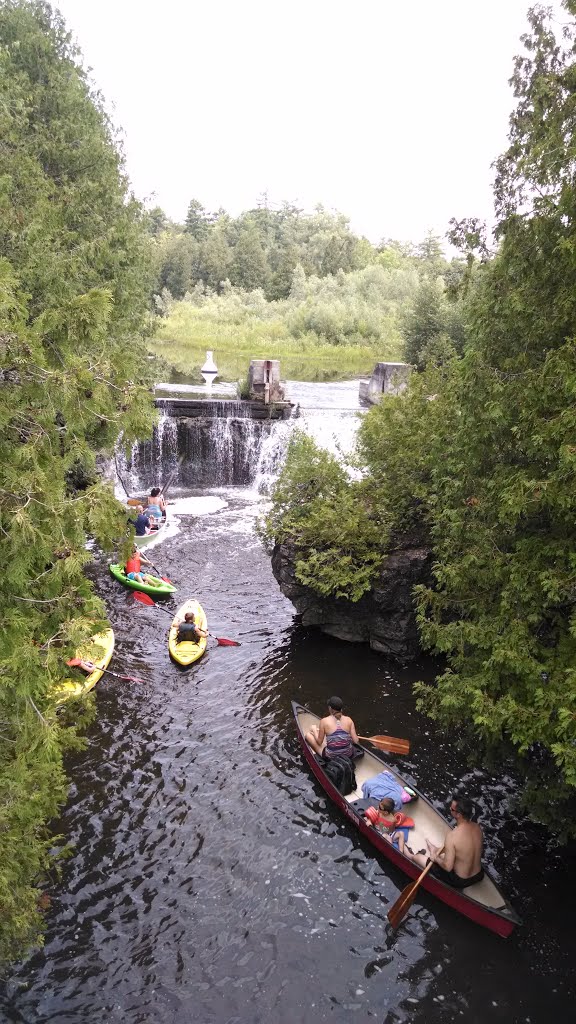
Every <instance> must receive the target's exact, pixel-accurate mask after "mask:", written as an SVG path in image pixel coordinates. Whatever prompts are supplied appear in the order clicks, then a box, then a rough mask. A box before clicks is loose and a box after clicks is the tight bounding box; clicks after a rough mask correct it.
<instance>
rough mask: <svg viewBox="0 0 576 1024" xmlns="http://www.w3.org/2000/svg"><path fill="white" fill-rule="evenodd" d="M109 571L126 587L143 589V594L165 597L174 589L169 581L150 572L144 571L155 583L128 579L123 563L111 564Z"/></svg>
mask: <svg viewBox="0 0 576 1024" xmlns="http://www.w3.org/2000/svg"><path fill="white" fill-rule="evenodd" d="M110 572H111V573H112V575H113V577H114V579H116V580H119V582H120V583H124V584H125V586H127V587H132V590H143V591H144V593H145V594H152V595H153V596H154V597H166V596H167V594H173V593H174V591H175V590H176V587H173V586H172V584H171V583H165V582H164V580H161V579H159V578H158V576H152V574H151V573H146V575H147V576H149V577H150V579H152V580H154V584H155V585H154V584H152V583H140V581H139V580H129V579H127V577H126V571H125V569H124V566H123V565H111V566H110Z"/></svg>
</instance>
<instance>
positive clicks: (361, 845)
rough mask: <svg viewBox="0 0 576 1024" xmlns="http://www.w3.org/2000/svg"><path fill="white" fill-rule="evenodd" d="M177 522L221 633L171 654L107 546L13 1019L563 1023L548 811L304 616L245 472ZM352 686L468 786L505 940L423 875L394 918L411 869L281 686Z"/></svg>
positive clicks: (186, 575) (359, 716) (163, 563)
mask: <svg viewBox="0 0 576 1024" xmlns="http://www.w3.org/2000/svg"><path fill="white" fill-rule="evenodd" d="M173 497H174V499H175V504H174V505H173V506H172V507H171V512H172V514H173V525H172V527H171V528H170V534H171V535H170V536H169V537H167V538H166V539H164V540H163V541H162V542H159V543H157V545H156V546H154V547H153V548H152V550H151V551H150V557H152V559H153V561H154V563H155V564H156V565H158V566H159V567H160V568H161V569H162V570H163V571H164V573H166V574H167V575H168V576H169V577H170V578H171V579H172V580H173V581H174V582H176V583H177V584H178V594H177V595H176V597H177V598H178V602H174V601H173V602H168V603H167V604H165V605H164V607H168V608H173V607H175V605H176V604H177V603H179V601H180V600H184V599H185V598H186V597H187V596H192V595H195V596H198V597H199V598H200V600H201V601H202V604H203V606H204V608H205V610H206V613H207V616H208V622H209V628H210V629H211V631H212V632H213V633H215V634H216V635H218V636H222V637H229V638H232V639H237V640H239V641H240V642H241V646H240V647H222V646H218V645H217V644H216V642H215V641H211V642H210V646H209V650H208V652H207V654H206V655H205V657H204V658H203V659H202V660H201V661H200V662H199V663H198V664H197V665H195V666H193V667H192V668H191V669H188V670H182V669H180V668H179V667H178V666H176V665H174V664H172V663H171V661H170V660H169V658H168V653H167V648H166V631H167V624H168V622H169V619H168V617H167V616H166V615H165V614H163V613H162V612H161V611H160V610H158V609H156V608H148V607H145V606H143V605H140V604H137V603H136V602H135V601H134V597H133V595H132V594H131V593H128V592H126V591H125V590H123V589H122V588H121V587H120V586H119V584H117V583H116V582H115V581H114V580H113V579H112V577H111V576H110V575H109V573H108V572H107V567H106V563H105V560H104V559H103V558H101V557H97V558H96V560H95V562H94V565H93V567H92V570H91V571H92V574H93V577H94V579H95V581H96V583H97V587H98V591H99V593H101V594H102V596H103V597H104V599H105V601H106V604H107V607H108V611H109V615H110V619H111V622H112V624H113V626H114V629H115V631H116V638H117V648H116V653H115V655H114V660H113V663H112V667H113V668H114V669H115V670H116V671H119V672H121V673H127V674H135V675H138V676H142V677H144V678H145V680H146V681H145V683H144V684H143V685H138V684H131V683H126V682H120V681H119V680H116V679H114V678H112V677H108V678H107V681H105V682H104V681H101V683H100V684H99V685H98V688H97V691H96V697H95V699H96V704H97V717H96V719H95V721H94V722H93V724H92V725H91V727H90V728H89V731H88V746H87V749H86V750H85V751H83V752H81V753H77V754H74V755H73V756H71V757H69V758H68V762H67V765H68V771H69V774H70V778H71V788H70V797H69V800H68V803H67V805H66V807H65V808H64V809H63V811H62V815H61V818H60V820H59V821H57V822H55V824H54V828H55V832H56V833H60V834H62V835H64V836H66V837H67V838H69V839H70V841H71V842H72V843H73V844H74V852H73V855H72V856H71V857H70V858H69V859H68V860H67V861H65V862H64V863H63V865H62V870H61V876H60V878H59V879H58V878H56V876H55V877H54V884H53V886H52V887H51V889H50V895H51V897H52V903H51V908H50V910H49V912H48V932H47V936H46V944H45V947H44V949H43V950H42V951H40V952H37V953H35V954H34V955H32V956H31V957H30V958H29V959H28V960H27V961H26V962H25V963H23V964H20V965H17V966H16V967H15V968H14V969H13V970H12V971H11V973H10V975H9V977H8V978H7V979H6V980H5V984H4V987H3V989H2V995H1V998H0V1019H1V1020H2V1021H6V1022H8V1021H9V1022H14V1024H16V1022H18V1024H44V1022H53V1024H80V1022H89V1021H90V1022H92V1021H95V1020H105V1021H106V1022H107V1024H189V1022H190V1024H192V1022H193V1024H313V1022H314V1024H318V1022H319V1021H330V1022H332V1024H349V1022H354V1021H358V1022H359V1024H360V1022H362V1024H363V1022H364V1021H369V1020H374V1021H378V1022H379V1024H397V1022H406V1024H408V1022H410V1024H444V1022H448V1021H463V1022H466V1024H500V1022H502V1024H517V1022H518V1024H520V1022H526V1024H540V1022H545V1021H548V1020H549V1019H553V1018H554V1019H555V1020H557V1021H560V1022H564V1021H569V1020H572V1019H573V1015H574V1011H573V993H574V980H575V977H574V976H575V968H574V958H573V954H572V951H571V939H572V932H573V928H572V912H571V910H570V909H569V903H570V899H572V902H573V895H574V882H573V873H572V871H571V870H570V866H571V865H570V860H569V858H568V855H567V854H566V853H563V852H555V851H554V850H553V849H552V850H551V851H550V852H549V853H548V854H547V853H546V849H545V845H544V844H545V838H546V833H545V830H544V829H543V828H541V827H537V826H535V825H532V824H530V823H529V822H528V821H527V820H526V819H525V818H522V817H519V816H518V815H517V813H516V812H515V811H514V807H513V797H514V793H515V791H516V783H515V781H514V779H513V777H512V775H511V774H510V775H506V776H504V777H502V776H501V775H495V774H493V773H491V772H490V771H489V770H487V769H485V768H483V767H482V766H481V765H475V766H474V765H471V763H470V760H469V758H468V757H467V756H466V754H465V753H464V752H458V751H457V750H456V749H455V748H454V747H453V746H452V744H451V743H450V740H449V738H447V737H446V736H445V735H443V734H440V733H438V732H437V731H436V730H435V727H434V725H433V724H431V723H430V722H429V721H428V720H426V719H425V718H423V717H422V716H421V715H420V714H418V713H417V712H416V710H415V708H414V702H413V700H412V698H411V690H410V684H411V682H412V680H414V679H416V678H431V675H432V673H433V666H432V665H431V664H430V663H429V662H427V661H425V660H423V661H422V663H421V664H419V665H416V666H412V667H411V668H410V669H409V670H399V669H398V668H397V667H395V666H394V665H392V664H390V663H388V662H386V661H385V660H384V659H383V658H382V657H380V656H378V655H376V654H374V653H372V652H371V651H369V650H368V649H367V648H366V647H365V646H360V647H354V646H351V645H348V644H345V643H343V642H340V641H337V640H334V639H331V638H329V637H324V636H322V635H320V634H319V633H316V632H313V631H306V630H304V629H303V628H302V627H301V626H300V625H299V623H298V621H297V618H296V617H295V615H294V610H293V608H292V606H291V605H290V603H289V602H288V601H287V600H286V599H285V598H284V597H283V595H282V594H281V593H280V591H279V589H278V586H277V584H276V582H275V580H274V578H273V576H272V572H271V569H270V561H269V557H268V556H267V554H266V553H265V551H264V550H263V548H262V546H261V544H260V542H259V541H258V539H257V537H256V536H255V533H254V528H253V527H254V520H255V517H256V515H257V514H258V511H259V508H260V505H261V502H262V500H263V499H262V497H261V496H259V495H258V494H257V493H256V491H255V490H254V489H250V488H248V487H224V488H223V487H213V488H204V489H203V490H202V491H201V492H198V491H197V492H194V491H189V490H188V491H187V492H186V493H184V492H182V491H178V490H177V491H175V492H174V494H173ZM332 693H337V694H339V695H340V696H341V697H342V698H343V699H344V701H345V704H346V707H347V709H348V710H349V711H350V712H351V713H352V714H353V717H354V718H355V721H356V725H357V728H358V731H359V732H361V733H364V734H371V733H380V732H387V733H391V734H393V735H396V736H406V737H408V738H409V739H410V741H411V745H412V747H411V749H412V753H411V754H410V756H409V757H405V758H396V763H397V764H398V766H399V767H401V769H402V770H403V771H404V773H405V774H406V776H407V777H408V779H409V780H411V781H412V782H413V783H416V784H417V785H418V786H419V787H420V788H421V789H423V790H424V791H425V792H426V793H427V794H428V795H429V796H430V797H431V798H432V799H433V800H434V802H435V803H436V805H437V806H438V807H442V808H445V807H446V802H447V797H448V795H449V794H450V793H451V791H452V789H453V788H454V787H455V786H458V787H460V789H461V790H465V791H466V792H467V793H468V794H469V795H470V796H471V797H472V798H473V799H474V800H476V801H477V802H478V805H479V807H480V809H481V817H480V821H481V824H482V825H483V827H484V831H485V836H486V841H487V860H488V861H489V862H490V863H491V864H492V865H493V868H494V873H495V876H496V879H497V881H499V882H500V883H501V884H502V886H503V887H504V889H505V891H506V893H507V895H508V896H509V898H510V901H511V902H512V904H513V906H514V907H515V909H516V910H517V912H518V913H519V914H520V915H521V917H522V918H523V924H522V926H520V927H519V928H518V929H517V930H516V932H515V933H514V934H513V935H512V937H511V938H509V939H507V940H503V939H500V938H498V937H497V936H495V935H493V934H492V933H489V932H487V931H484V930H483V929H481V928H479V927H478V926H476V925H474V924H472V923H471V922H468V921H467V920H465V919H463V918H461V917H460V916H459V915H457V914H456V913H455V912H454V911H451V910H450V909H449V908H447V907H445V906H444V905H442V904H440V903H438V902H437V901H436V900H435V899H434V898H433V897H432V896H430V895H428V894H427V893H421V894H420V895H419V897H418V898H417V900H416V902H415V904H414V906H413V908H412V910H411V912H410V914H409V916H408V918H407V920H406V922H405V924H403V925H402V926H401V928H400V929H399V930H398V932H397V933H393V932H392V931H391V930H390V927H389V925H388V923H387V919H386V912H387V910H388V908H389V907H390V905H391V904H392V903H393V902H394V900H395V899H396V898H397V896H398V894H399V892H400V891H401V889H402V888H403V886H404V885H405V884H406V879H405V877H404V876H403V875H401V874H400V873H399V872H398V871H397V870H396V869H394V868H393V867H392V866H390V865H389V864H388V862H387V861H385V860H384V859H381V858H379V857H378V856H374V854H373V851H372V848H370V847H369V846H368V845H367V844H366V843H365V841H364V840H363V839H362V838H361V837H360V836H359V835H358V833H357V832H356V831H355V829H354V828H352V827H351V825H350V824H349V823H348V822H347V821H345V820H344V819H343V817H342V815H341V814H340V813H339V812H338V811H337V810H336V809H335V808H334V807H333V806H332V805H331V804H330V803H329V802H328V800H327V798H326V797H325V796H324V794H323V791H322V790H321V789H320V788H319V786H318V784H317V783H316V782H315V780H314V779H313V778H312V776H311V774H310V772H309V770H308V769H307V767H306V765H305V763H304V761H303V758H302V756H301V753H300V749H299V746H298V743H297V740H296V733H295V728H294V724H293V719H292V713H291V704H290V702H291V701H292V700H297V701H300V702H302V703H305V704H309V705H310V707H311V708H312V709H313V710H315V711H322V710H323V707H324V704H325V700H326V698H327V697H328V696H329V695H331V694H332Z"/></svg>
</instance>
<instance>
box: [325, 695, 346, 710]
mask: <svg viewBox="0 0 576 1024" xmlns="http://www.w3.org/2000/svg"><path fill="white" fill-rule="evenodd" d="M328 707H329V708H332V709H333V711H342V708H343V707H344V702H343V700H342V698H341V697H330V699H329V701H328Z"/></svg>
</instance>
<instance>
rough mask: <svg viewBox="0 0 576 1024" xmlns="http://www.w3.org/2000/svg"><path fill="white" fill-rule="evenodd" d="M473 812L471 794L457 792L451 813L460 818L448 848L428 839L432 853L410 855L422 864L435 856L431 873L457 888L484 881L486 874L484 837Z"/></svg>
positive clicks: (452, 832)
mask: <svg viewBox="0 0 576 1024" xmlns="http://www.w3.org/2000/svg"><path fill="white" fill-rule="evenodd" d="M473 812H474V808H473V804H472V801H471V800H469V799H468V797H466V796H453V797H452V800H451V801H450V814H451V815H452V817H453V818H454V820H455V822H456V828H455V829H452V830H451V831H449V832H447V834H446V838H445V840H444V848H443V849H442V848H441V847H438V846H435V845H434V843H431V842H430V840H429V839H427V840H426V846H427V847H428V854H429V856H428V857H426V856H425V855H423V854H418V853H416V854H413V855H412V856H411V857H410V859H411V860H413V861H415V862H416V863H417V864H420V865H421V866H422V867H425V866H426V864H428V863H429V861H430V860H432V861H433V864H432V867H431V868H430V874H431V875H434V876H435V877H436V878H439V879H440V881H442V882H446V883H447V884H448V885H451V886H452V887H453V888H454V889H467V888H468V886H469V885H474V884H475V883H476V882H481V881H482V879H483V878H484V868H483V867H482V850H483V846H484V841H483V836H482V829H481V828H480V825H478V824H477V823H476V822H475V821H472V815H473ZM405 852H406V850H405ZM407 856H409V854H407Z"/></svg>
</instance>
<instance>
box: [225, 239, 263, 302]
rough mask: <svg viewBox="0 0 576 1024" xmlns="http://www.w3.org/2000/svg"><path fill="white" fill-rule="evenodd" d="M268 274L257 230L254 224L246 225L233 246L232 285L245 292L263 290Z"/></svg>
mask: <svg viewBox="0 0 576 1024" xmlns="http://www.w3.org/2000/svg"><path fill="white" fill-rule="evenodd" d="M268 274H269V271H268V262H267V259H266V253H265V251H264V248H263V246H262V243H261V241H260V236H259V233H258V229H257V228H256V226H255V225H254V224H250V223H248V224H247V225H245V226H244V227H243V228H242V230H241V232H240V234H239V236H238V241H237V242H236V245H235V246H234V250H233V254H232V263H231V267H230V280H231V281H232V284H235V285H236V286H237V287H238V288H244V289H245V290H246V291H253V290H254V289H255V288H263V289H264V290H265V289H266V287H267V285H268Z"/></svg>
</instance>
